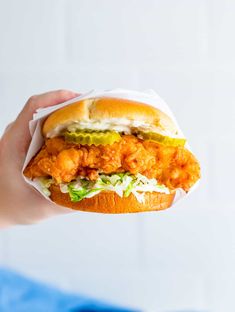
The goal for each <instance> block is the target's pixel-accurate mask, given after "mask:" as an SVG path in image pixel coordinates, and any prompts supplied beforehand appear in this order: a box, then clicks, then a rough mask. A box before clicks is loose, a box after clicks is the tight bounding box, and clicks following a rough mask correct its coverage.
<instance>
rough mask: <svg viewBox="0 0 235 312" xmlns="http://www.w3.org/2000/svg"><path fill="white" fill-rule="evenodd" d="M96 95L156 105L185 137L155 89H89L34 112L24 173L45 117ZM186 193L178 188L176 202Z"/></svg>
mask: <svg viewBox="0 0 235 312" xmlns="http://www.w3.org/2000/svg"><path fill="white" fill-rule="evenodd" d="M94 97H113V98H123V99H129V100H134V101H137V102H143V103H146V104H149V105H151V106H154V107H156V108H158V109H160V110H161V111H163V112H165V113H166V114H168V115H169V116H170V117H171V118H172V120H173V121H174V122H175V124H176V126H177V128H178V133H179V135H180V136H182V137H184V135H183V132H182V131H181V129H180V127H179V125H178V123H177V121H176V119H175V117H174V115H173V113H172V111H171V110H170V108H169V107H168V105H167V104H166V103H165V102H164V101H163V99H162V98H161V97H160V96H159V95H157V93H156V92H154V91H153V90H147V91H145V92H137V91H131V90H125V89H112V90H104V91H102V90H92V91H89V92H88V93H85V94H82V95H80V96H78V97H76V98H73V99H71V100H69V101H66V102H64V103H62V104H59V105H56V106H51V107H48V108H43V109H39V110H38V111H37V112H36V113H35V114H34V116H33V120H31V121H30V123H29V129H30V133H31V136H32V141H31V143H30V146H29V149H28V152H27V155H26V158H25V162H24V165H23V169H22V174H23V170H24V169H25V167H26V166H27V165H28V163H29V162H30V160H31V159H32V158H33V156H34V155H35V154H36V153H37V152H38V151H39V150H40V148H41V147H42V145H43V142H44V139H43V137H42V134H41V126H42V124H43V121H44V120H45V118H46V117H47V116H48V115H50V114H51V113H52V112H54V111H55V110H57V109H59V108H62V107H64V106H67V105H68V104H71V103H74V102H76V101H78V100H81V99H89V98H94ZM187 148H189V146H188V145H187ZM23 177H24V179H25V181H26V183H28V184H30V185H32V186H33V187H35V188H36V189H37V190H38V191H39V192H40V193H41V194H42V196H44V197H45V198H46V199H47V200H49V201H51V200H50V198H49V197H47V196H46V195H45V194H44V193H43V192H42V191H41V189H40V187H39V186H38V184H37V183H35V182H33V181H31V180H29V179H28V178H26V177H25V176H24V175H23ZM197 184H198V183H196V184H195V185H194V187H193V188H192V189H191V190H190V192H191V191H192V190H194V189H195V187H196V186H197ZM188 194H189V193H188ZM185 195H186V193H185V192H184V191H183V190H182V189H178V190H177V192H176V196H175V199H174V203H175V202H176V201H178V200H179V199H182V198H183V197H184V196H185ZM174 203H173V204H174Z"/></svg>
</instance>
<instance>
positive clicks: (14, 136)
mask: <svg viewBox="0 0 235 312" xmlns="http://www.w3.org/2000/svg"><path fill="white" fill-rule="evenodd" d="M78 95H79V94H77V93H75V92H72V91H68V90H58V91H51V92H47V93H44V94H40V95H34V96H32V97H31V98H30V99H29V100H28V101H27V103H26V104H25V106H24V108H23V110H22V111H21V112H20V114H19V115H18V117H17V118H16V120H15V122H14V123H13V124H12V126H11V127H10V129H9V131H7V132H9V135H10V137H11V142H12V143H13V145H14V146H15V147H16V148H17V150H18V152H19V155H21V157H24V155H25V153H26V151H27V149H28V146H29V143H30V140H31V136H30V132H29V121H30V120H31V119H32V118H33V114H34V113H35V112H36V110H37V109H38V108H44V107H49V106H53V105H56V104H60V103H63V102H65V101H67V100H70V99H72V98H74V97H76V96H78Z"/></svg>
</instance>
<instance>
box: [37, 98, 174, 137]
mask: <svg viewBox="0 0 235 312" xmlns="http://www.w3.org/2000/svg"><path fill="white" fill-rule="evenodd" d="M109 118H127V119H130V120H137V121H143V122H145V123H147V124H151V125H155V126H160V127H162V128H163V129H167V130H168V131H171V132H172V134H175V133H176V132H177V128H176V125H175V124H174V122H173V121H172V120H171V118H170V117H169V116H168V115H166V114H165V113H163V112H162V111H160V110H159V109H157V108H155V107H153V106H150V105H147V104H144V103H140V102H135V101H131V100H126V99H118V98H106V97H103V98H102V97H101V98H94V99H85V100H80V101H78V102H75V103H72V104H70V105H68V106H65V107H63V108H61V109H58V110H57V111H55V112H54V113H52V114H51V115H50V116H49V117H48V118H47V119H46V121H45V122H44V124H43V127H42V133H43V135H44V136H47V134H48V133H50V132H51V131H53V129H55V128H56V127H57V126H58V125H66V124H69V123H72V122H74V121H80V120H86V121H89V120H93V119H109Z"/></svg>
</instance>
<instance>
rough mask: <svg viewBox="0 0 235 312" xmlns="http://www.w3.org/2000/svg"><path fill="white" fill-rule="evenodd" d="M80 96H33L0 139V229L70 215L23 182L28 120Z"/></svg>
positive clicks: (59, 93)
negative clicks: (50, 107)
mask: <svg viewBox="0 0 235 312" xmlns="http://www.w3.org/2000/svg"><path fill="white" fill-rule="evenodd" d="M77 95H78V94H76V93H74V92H72V91H67V90H58V91H51V92H47V93H44V94H40V95H35V96H32V97H31V98H30V99H29V100H28V101H27V103H26V104H25V106H24V108H23V110H22V111H21V112H20V114H19V115H18V117H17V118H16V120H15V121H14V122H13V123H11V124H10V125H9V126H8V127H7V128H6V130H5V132H4V134H3V136H2V138H1V139H0V227H6V226H9V225H12V224H30V223H35V222H37V221H39V220H41V219H44V218H47V217H50V216H53V215H56V214H61V213H68V212H70V210H69V209H66V208H62V207H59V206H56V205H55V204H53V203H51V202H49V201H48V200H46V199H45V198H43V196H42V195H41V194H40V193H39V192H37V191H36V190H35V189H34V188H33V187H31V186H30V185H28V184H27V183H26V182H25V181H24V179H23V177H22V173H21V170H22V167H23V163H24V160H25V156H26V153H27V150H28V147H29V144H30V141H31V136H30V132H29V121H30V120H31V119H32V118H33V114H34V113H35V111H36V110H37V109H38V108H43V107H48V106H52V105H56V104H59V103H62V102H64V101H67V100H69V99H71V98H74V97H76V96H77Z"/></svg>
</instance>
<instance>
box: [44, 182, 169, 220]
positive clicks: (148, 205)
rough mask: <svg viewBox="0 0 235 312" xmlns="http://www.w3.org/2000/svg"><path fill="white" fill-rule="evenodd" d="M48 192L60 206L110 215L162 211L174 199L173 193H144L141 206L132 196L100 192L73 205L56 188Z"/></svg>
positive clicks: (65, 195) (54, 186) (66, 196)
mask: <svg viewBox="0 0 235 312" xmlns="http://www.w3.org/2000/svg"><path fill="white" fill-rule="evenodd" d="M50 191H51V199H52V201H53V202H55V203H56V204H58V205H60V206H64V207H67V208H72V209H75V210H81V211H87V212H88V211H89V212H98V213H112V214H116V213H133V212H145V211H158V210H163V209H166V208H169V207H170V206H171V204H172V202H173V200H174V197H175V193H172V194H163V193H157V192H153V193H150V192H146V193H145V203H144V204H141V203H139V202H138V201H137V200H136V198H135V196H134V195H133V194H130V196H128V197H123V198H121V197H120V196H118V195H117V194H116V193H115V192H101V193H99V194H98V195H95V196H93V197H91V198H86V199H83V200H82V201H80V202H76V203H74V202H71V200H70V197H69V195H68V194H67V193H66V194H65V193H61V191H60V189H59V187H58V186H56V185H51V187H50Z"/></svg>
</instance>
